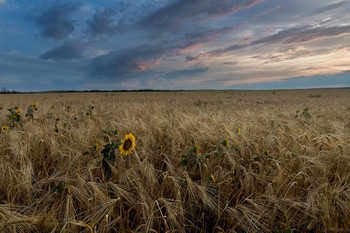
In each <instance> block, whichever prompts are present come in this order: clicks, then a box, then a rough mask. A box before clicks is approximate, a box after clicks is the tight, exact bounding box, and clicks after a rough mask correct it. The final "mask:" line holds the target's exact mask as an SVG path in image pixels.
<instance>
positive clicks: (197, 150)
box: [196, 146, 200, 155]
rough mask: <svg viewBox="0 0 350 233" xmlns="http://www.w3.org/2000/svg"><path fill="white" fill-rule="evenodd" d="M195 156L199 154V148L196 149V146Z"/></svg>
mask: <svg viewBox="0 0 350 233" xmlns="http://www.w3.org/2000/svg"><path fill="white" fill-rule="evenodd" d="M196 154H197V155H199V154H200V153H199V147H198V146H196Z"/></svg>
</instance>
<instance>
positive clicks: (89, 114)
mask: <svg viewBox="0 0 350 233" xmlns="http://www.w3.org/2000/svg"><path fill="white" fill-rule="evenodd" d="M94 108H95V107H94V106H92V105H89V108H88V111H87V112H86V116H87V117H88V118H91V117H92V110H94Z"/></svg>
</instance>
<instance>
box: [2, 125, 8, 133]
mask: <svg viewBox="0 0 350 233" xmlns="http://www.w3.org/2000/svg"><path fill="white" fill-rule="evenodd" d="M7 131H9V127H7V126H6V125H4V126H3V127H1V132H7Z"/></svg>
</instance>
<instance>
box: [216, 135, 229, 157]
mask: <svg viewBox="0 0 350 233" xmlns="http://www.w3.org/2000/svg"><path fill="white" fill-rule="evenodd" d="M229 146H230V143H229V140H228V138H225V139H224V140H222V141H221V142H220V143H219V144H218V145H217V147H216V151H215V153H214V158H219V159H222V158H223V157H224V153H223V148H224V147H229Z"/></svg>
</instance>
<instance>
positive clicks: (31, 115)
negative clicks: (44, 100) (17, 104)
mask: <svg viewBox="0 0 350 233" xmlns="http://www.w3.org/2000/svg"><path fill="white" fill-rule="evenodd" d="M34 111H38V104H37V103H33V104H31V105H29V107H28V108H27V113H26V117H28V118H30V119H34Z"/></svg>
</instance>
